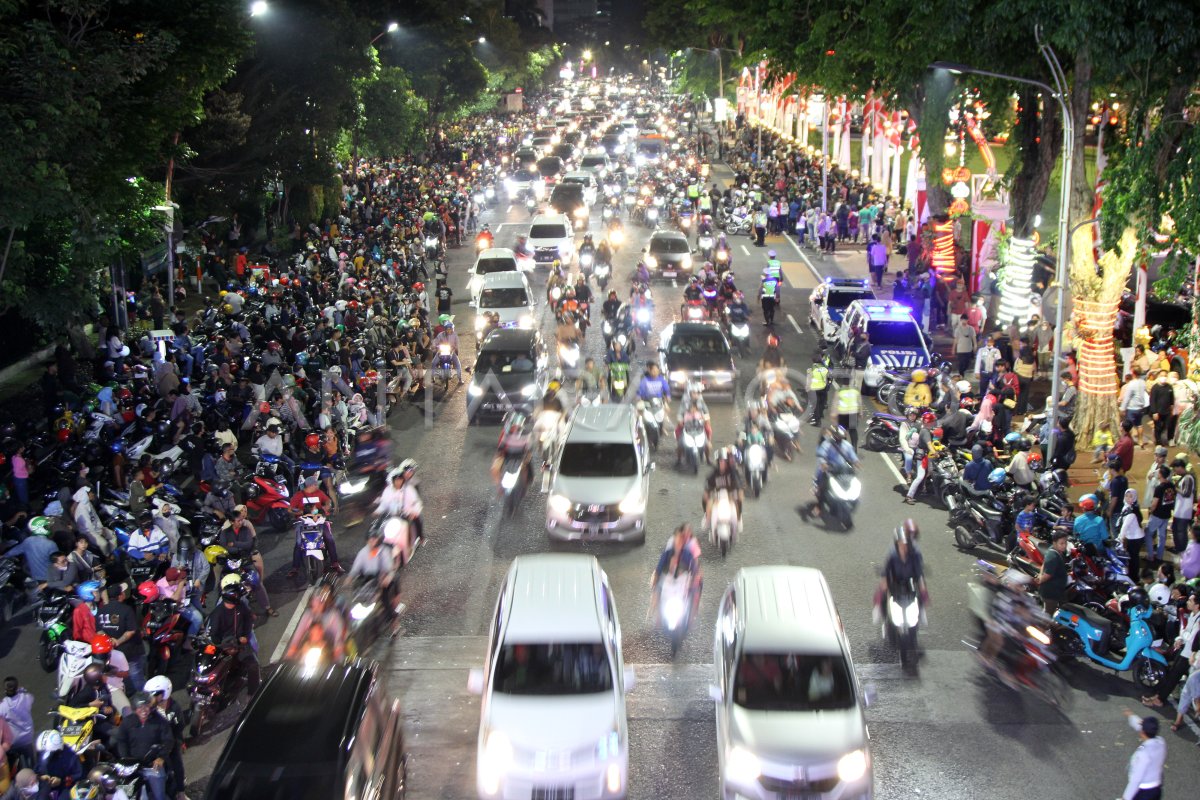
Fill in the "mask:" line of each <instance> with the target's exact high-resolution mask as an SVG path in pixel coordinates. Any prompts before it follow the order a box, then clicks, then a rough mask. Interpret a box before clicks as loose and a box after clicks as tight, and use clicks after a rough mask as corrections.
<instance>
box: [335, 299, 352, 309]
mask: <svg viewBox="0 0 1200 800" xmlns="http://www.w3.org/2000/svg"><path fill="white" fill-rule="evenodd" d="M348 305H349V303H347V302H346V301H345V300H338V301H337V302H336V303H334V304H333V307H334V308H336V309H337V310H338V311H345V310H346V306H348Z"/></svg>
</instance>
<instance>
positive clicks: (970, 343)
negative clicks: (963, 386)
mask: <svg viewBox="0 0 1200 800" xmlns="http://www.w3.org/2000/svg"><path fill="white" fill-rule="evenodd" d="M977 347H978V345H977V344H976V339H975V328H973V327H972V326H971V322H970V320H969V319H968V318H967V315H966V314H963V315H962V316H960V317H959V318H958V322H956V323H955V324H954V368H955V370H957V372H958V374H959V375H964V376H965V375H966V374H967V373H968V372H970V371H971V362H972V361H973V360H974V359H975V350H976V348H977Z"/></svg>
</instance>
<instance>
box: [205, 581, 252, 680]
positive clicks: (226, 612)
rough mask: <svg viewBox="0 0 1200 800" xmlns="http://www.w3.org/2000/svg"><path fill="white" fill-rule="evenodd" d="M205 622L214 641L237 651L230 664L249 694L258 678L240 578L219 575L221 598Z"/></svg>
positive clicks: (248, 618) (249, 611) (250, 615)
mask: <svg viewBox="0 0 1200 800" xmlns="http://www.w3.org/2000/svg"><path fill="white" fill-rule="evenodd" d="M230 578H233V580H229V579H230ZM226 581H228V583H226ZM206 624H207V629H208V635H209V638H211V639H212V641H213V642H214V643H216V644H217V645H218V646H221V647H230V648H232V649H234V650H236V651H237V652H236V655H235V656H234V668H235V670H237V671H239V672H242V673H243V674H245V676H246V689H247V691H248V693H249V695H250V696H251V697H253V696H254V694H255V693H256V692H257V691H258V686H259V683H260V681H261V676H260V671H259V666H258V655H257V654H256V653H255V649H254V647H255V643H254V642H253V639H254V613H253V612H252V611H251V610H250V606H249V605H247V604H246V601H245V600H243V599H242V587H241V581H240V580H237V576H236V575H226V576H225V577H224V578H222V579H221V601H220V602H219V603H217V607H216V608H215V609H213V611H212V613H211V614H209V616H208V622H207V623H206Z"/></svg>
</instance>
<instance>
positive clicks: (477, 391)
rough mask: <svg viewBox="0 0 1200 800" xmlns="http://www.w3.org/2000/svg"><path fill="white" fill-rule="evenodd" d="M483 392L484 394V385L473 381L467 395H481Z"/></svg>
mask: <svg viewBox="0 0 1200 800" xmlns="http://www.w3.org/2000/svg"><path fill="white" fill-rule="evenodd" d="M481 394H483V387H482V386H479V385H477V384H474V383H472V384H471V385H470V386H468V387H467V395H468V396H470V397H479V395H481Z"/></svg>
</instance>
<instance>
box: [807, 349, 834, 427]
mask: <svg viewBox="0 0 1200 800" xmlns="http://www.w3.org/2000/svg"><path fill="white" fill-rule="evenodd" d="M808 391H809V394H810V395H811V397H812V399H811V401H810V402H809V405H810V406H811V407H812V410H813V413H812V416H811V417H810V418H809V420H808V424H809V425H814V426H816V425H820V424H821V419H822V417H824V416H825V401H826V399H827V398H828V396H829V367H827V366H826V365H825V356H824V354H822V353H817V354H816V355H814V356H813V363H812V366H810V367H809V368H808Z"/></svg>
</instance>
